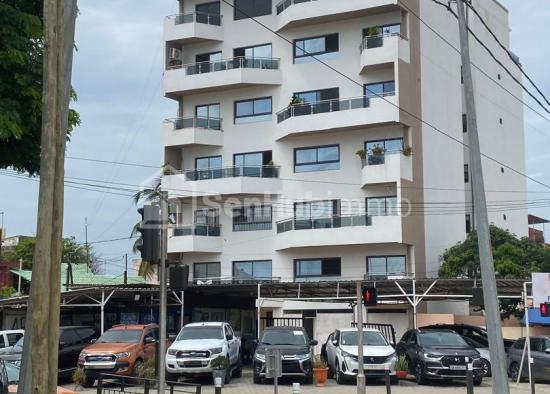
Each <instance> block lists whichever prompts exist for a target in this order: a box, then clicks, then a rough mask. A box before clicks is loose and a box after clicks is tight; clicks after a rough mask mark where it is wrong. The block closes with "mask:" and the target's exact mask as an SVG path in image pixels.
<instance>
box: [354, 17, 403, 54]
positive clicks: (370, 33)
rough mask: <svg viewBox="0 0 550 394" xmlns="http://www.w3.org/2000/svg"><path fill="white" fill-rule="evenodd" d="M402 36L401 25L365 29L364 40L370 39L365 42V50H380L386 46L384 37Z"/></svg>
mask: <svg viewBox="0 0 550 394" xmlns="http://www.w3.org/2000/svg"><path fill="white" fill-rule="evenodd" d="M395 34H397V35H399V34H401V24H400V23H395V24H391V25H383V26H372V27H368V28H366V29H363V38H366V37H368V39H366V40H365V41H364V42H365V44H366V45H365V48H367V49H369V48H379V47H381V46H383V45H384V38H383V36H386V35H387V36H389V35H395Z"/></svg>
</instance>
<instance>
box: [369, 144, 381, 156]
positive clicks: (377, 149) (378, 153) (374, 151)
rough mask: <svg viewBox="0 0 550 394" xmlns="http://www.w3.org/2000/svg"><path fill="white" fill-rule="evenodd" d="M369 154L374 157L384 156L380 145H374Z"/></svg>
mask: <svg viewBox="0 0 550 394" xmlns="http://www.w3.org/2000/svg"><path fill="white" fill-rule="evenodd" d="M371 152H372V154H373V155H375V156H381V155H383V154H384V148H382V147H381V146H380V145H376V146H374V147H372V148H371Z"/></svg>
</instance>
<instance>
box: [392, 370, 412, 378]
mask: <svg viewBox="0 0 550 394" xmlns="http://www.w3.org/2000/svg"><path fill="white" fill-rule="evenodd" d="M408 374H409V373H408V372H407V371H395V376H397V379H406V378H407V375H408Z"/></svg>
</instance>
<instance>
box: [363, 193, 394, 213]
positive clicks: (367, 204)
mask: <svg viewBox="0 0 550 394" xmlns="http://www.w3.org/2000/svg"><path fill="white" fill-rule="evenodd" d="M382 198H383V199H384V215H371V214H370V213H369V200H379V199H382ZM388 198H395V215H389V214H388V201H387V200H388ZM398 202H399V201H398V196H397V195H392V196H379V197H366V212H367V215H368V216H399V213H398V206H397V204H398Z"/></svg>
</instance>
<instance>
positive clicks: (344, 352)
mask: <svg viewBox="0 0 550 394" xmlns="http://www.w3.org/2000/svg"><path fill="white" fill-rule="evenodd" d="M341 352H342V357H349V358H351V359H353V360H357V356H354V355H353V354H351V353H348V352H346V351H345V350H341Z"/></svg>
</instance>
